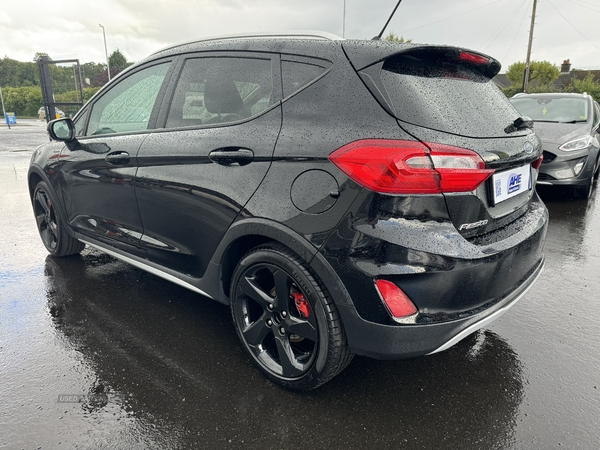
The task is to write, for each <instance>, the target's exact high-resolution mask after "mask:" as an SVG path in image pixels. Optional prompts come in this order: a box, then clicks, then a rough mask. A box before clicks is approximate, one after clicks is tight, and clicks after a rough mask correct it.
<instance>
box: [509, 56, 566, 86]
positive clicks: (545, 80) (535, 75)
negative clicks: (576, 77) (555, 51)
mask: <svg viewBox="0 0 600 450" xmlns="http://www.w3.org/2000/svg"><path fill="white" fill-rule="evenodd" d="M559 75H560V70H559V69H558V67H556V66H555V65H554V64H552V63H551V62H549V61H531V63H530V65H529V85H528V86H527V92H554V91H555V90H556V89H555V88H554V81H555V80H556V79H557V78H558V77H559ZM524 77H525V63H524V62H516V63H514V64H511V65H510V66H508V70H507V71H506V78H508V79H509V80H510V82H511V83H512V86H511V87H510V88H508V89H510V90H515V89H516V88H521V87H522V86H523V79H524ZM508 89H507V90H508ZM517 92H521V89H520V90H519V91H517Z"/></svg>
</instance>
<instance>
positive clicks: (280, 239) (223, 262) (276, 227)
mask: <svg viewBox="0 0 600 450" xmlns="http://www.w3.org/2000/svg"><path fill="white" fill-rule="evenodd" d="M269 242H273V243H278V244H280V245H283V246H284V247H287V248H289V249H290V250H292V251H293V252H294V253H296V254H297V255H298V256H300V257H301V258H302V259H304V261H306V262H307V264H308V265H309V266H310V267H311V269H312V270H313V272H315V273H316V274H317V276H318V278H319V280H320V281H321V283H323V285H324V286H325V287H326V288H327V290H328V291H329V294H330V295H331V297H332V298H333V300H334V302H335V303H338V304H352V302H351V300H350V296H349V295H348V291H347V290H346V288H345V286H344V285H343V283H342V281H341V280H340V278H339V277H338V276H337V274H336V272H335V271H334V270H333V268H332V267H331V266H330V265H329V263H328V262H327V260H326V259H325V258H324V257H323V255H321V254H320V253H319V251H318V249H317V248H316V247H315V246H314V245H313V244H311V243H310V242H309V241H308V240H307V239H306V238H305V237H304V236H302V235H300V234H298V233H297V232H295V231H294V230H292V229H290V228H288V227H286V226H285V225H282V224H280V223H277V222H274V221H271V220H268V219H261V218H251V219H242V220H240V221H238V222H236V223H234V224H233V225H232V226H231V227H230V228H229V230H228V232H227V233H226V235H225V237H224V238H223V239H222V240H221V244H220V245H219V247H218V248H217V251H216V252H215V254H214V256H213V258H212V261H211V264H214V265H216V266H218V267H220V277H219V281H220V296H221V298H222V301H223V303H226V304H229V303H230V299H229V291H230V288H231V279H232V276H233V272H234V270H235V267H236V266H237V264H238V262H239V261H240V260H241V259H242V257H243V256H244V255H245V254H246V253H248V252H249V251H250V250H251V249H253V248H255V247H258V246H259V245H263V244H266V243H269Z"/></svg>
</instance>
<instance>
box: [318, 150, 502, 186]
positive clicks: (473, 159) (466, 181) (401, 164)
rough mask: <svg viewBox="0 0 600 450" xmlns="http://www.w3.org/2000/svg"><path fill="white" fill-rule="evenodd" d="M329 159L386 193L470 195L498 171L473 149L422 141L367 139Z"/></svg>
mask: <svg viewBox="0 0 600 450" xmlns="http://www.w3.org/2000/svg"><path fill="white" fill-rule="evenodd" d="M329 159H330V160H331V162H333V163H334V164H335V165H336V166H337V167H339V168H340V169H341V170H342V171H343V172H344V173H345V174H346V175H348V176H349V177H350V178H352V179H353V180H354V181H356V182H357V183H358V184H360V185H361V186H364V187H366V188H368V189H371V190H373V191H375V192H381V193H386V194H439V193H442V192H444V193H450V192H469V191H473V190H475V189H477V187H478V186H480V185H481V184H482V183H483V182H484V181H485V180H486V179H488V178H489V177H490V175H492V173H493V172H494V170H493V169H486V168H485V163H484V161H483V160H482V159H481V157H480V156H479V155H478V154H477V153H475V152H474V151H472V150H468V149H464V148H459V147H453V146H449V145H444V144H437V143H429V142H426V143H425V144H423V143H421V142H418V141H405V140H388V139H364V140H360V141H355V142H352V143H350V144H347V145H345V146H343V147H341V148H339V149H338V150H336V151H335V152H333V153H332V154H331V155H329Z"/></svg>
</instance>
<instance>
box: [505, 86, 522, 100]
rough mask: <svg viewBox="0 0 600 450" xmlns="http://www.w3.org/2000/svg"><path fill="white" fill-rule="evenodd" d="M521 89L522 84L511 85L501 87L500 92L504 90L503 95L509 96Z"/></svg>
mask: <svg viewBox="0 0 600 450" xmlns="http://www.w3.org/2000/svg"><path fill="white" fill-rule="evenodd" d="M522 91H523V86H511V87H507V88H503V89H502V92H504V95H506V96H507V97H508V98H511V97H512V96H513V95H515V94H518V93H519V92H522Z"/></svg>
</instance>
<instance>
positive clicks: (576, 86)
mask: <svg viewBox="0 0 600 450" xmlns="http://www.w3.org/2000/svg"><path fill="white" fill-rule="evenodd" d="M564 90H565V92H579V93H580V94H581V93H583V92H587V93H588V94H590V95H591V96H592V97H593V98H594V99H600V83H598V82H597V81H596V80H595V79H594V74H593V73H592V72H588V73H587V75H586V76H585V78H582V79H580V78H577V77H576V76H574V77H573V79H572V80H571V83H570V84H569V85H568V86H565V88H564Z"/></svg>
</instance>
